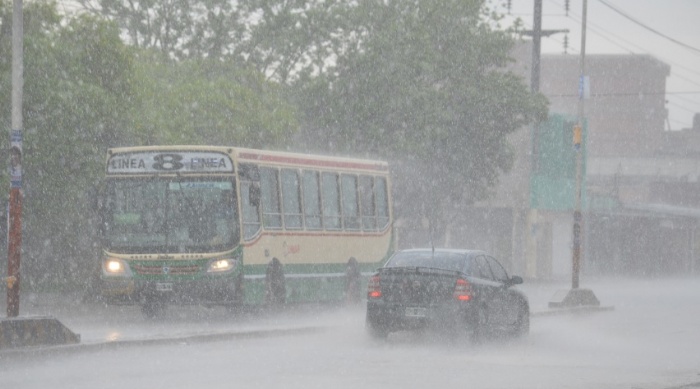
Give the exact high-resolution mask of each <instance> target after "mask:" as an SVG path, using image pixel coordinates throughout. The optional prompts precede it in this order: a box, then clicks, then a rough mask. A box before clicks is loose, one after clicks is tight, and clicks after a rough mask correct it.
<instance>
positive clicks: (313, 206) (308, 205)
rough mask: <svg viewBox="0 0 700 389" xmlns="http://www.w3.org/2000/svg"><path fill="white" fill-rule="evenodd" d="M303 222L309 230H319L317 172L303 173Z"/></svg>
mask: <svg viewBox="0 0 700 389" xmlns="http://www.w3.org/2000/svg"><path fill="white" fill-rule="evenodd" d="M303 180H304V185H303V187H304V221H305V224H306V228H307V229H309V230H320V229H321V196H320V194H319V187H318V172H315V171H310V170H305V171H304V178H303Z"/></svg>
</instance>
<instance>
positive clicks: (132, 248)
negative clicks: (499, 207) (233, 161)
mask: <svg viewBox="0 0 700 389" xmlns="http://www.w3.org/2000/svg"><path fill="white" fill-rule="evenodd" d="M235 193H236V191H235V190H234V186H233V182H232V181H231V179H230V178H229V179H226V178H221V179H218V178H211V177H207V178H204V179H202V178H181V177H177V178H173V177H170V178H115V179H112V180H109V181H108V185H107V193H106V198H105V208H104V237H105V240H106V242H105V243H106V245H107V248H108V249H109V250H110V251H114V252H118V253H195V252H196V253H210V252H219V251H225V250H230V249H232V248H234V247H235V245H236V244H238V242H239V240H240V228H239V226H238V223H239V219H238V206H237V203H236V195H235Z"/></svg>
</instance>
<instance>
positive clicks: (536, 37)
mask: <svg viewBox="0 0 700 389" xmlns="http://www.w3.org/2000/svg"><path fill="white" fill-rule="evenodd" d="M567 32H569V30H568V29H561V30H543V29H542V0H535V9H534V16H533V20H532V30H527V31H523V32H522V34H523V35H525V36H532V69H531V73H530V91H531V92H532V94H535V93H538V92H539V91H540V58H541V56H542V37H543V36H544V37H548V36H551V35H554V34H558V33H567ZM539 127H540V124H539V123H535V124H534V126H533V131H532V158H531V160H532V163H531V166H532V172H535V171H537V170H538V168H539V161H538V154H539V150H538V147H537V146H538V145H537V140H538V139H539Z"/></svg>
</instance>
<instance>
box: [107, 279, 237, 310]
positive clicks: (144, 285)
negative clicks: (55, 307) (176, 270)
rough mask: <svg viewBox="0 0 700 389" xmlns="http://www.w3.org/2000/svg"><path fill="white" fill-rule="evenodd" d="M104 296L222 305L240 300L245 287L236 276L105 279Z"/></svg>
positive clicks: (117, 299) (119, 300) (128, 300)
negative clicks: (241, 285) (180, 278)
mask: <svg viewBox="0 0 700 389" xmlns="http://www.w3.org/2000/svg"><path fill="white" fill-rule="evenodd" d="M101 292H102V298H103V299H104V300H105V301H106V302H108V303H115V304H142V303H144V302H146V301H149V300H158V301H163V302H167V303H173V304H183V305H185V304H203V305H206V304H222V305H230V304H235V303H237V302H238V301H240V298H241V297H242V296H241V295H242V289H241V288H240V287H237V285H236V282H235V278H231V277H217V278H207V279H199V280H172V279H171V280H136V279H132V278H103V279H102V288H101Z"/></svg>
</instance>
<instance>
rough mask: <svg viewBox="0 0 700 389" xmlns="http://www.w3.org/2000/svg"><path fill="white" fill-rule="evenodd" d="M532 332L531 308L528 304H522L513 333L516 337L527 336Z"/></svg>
mask: <svg viewBox="0 0 700 389" xmlns="http://www.w3.org/2000/svg"><path fill="white" fill-rule="evenodd" d="M529 333H530V309H529V308H528V307H527V305H524V304H523V305H521V306H520V310H519V311H518V320H516V322H515V329H514V330H513V335H515V336H516V337H518V338H520V337H525V336H527V335H528V334H529Z"/></svg>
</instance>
